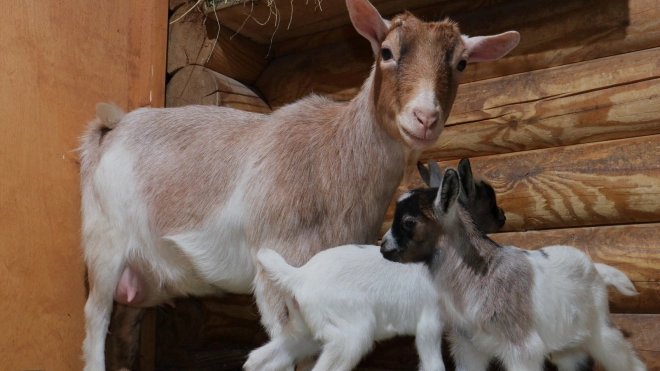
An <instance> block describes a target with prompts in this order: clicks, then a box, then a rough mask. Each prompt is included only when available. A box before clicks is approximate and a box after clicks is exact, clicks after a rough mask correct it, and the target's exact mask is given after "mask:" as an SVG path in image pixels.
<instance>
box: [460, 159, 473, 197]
mask: <svg viewBox="0 0 660 371" xmlns="http://www.w3.org/2000/svg"><path fill="white" fill-rule="evenodd" d="M458 176H459V178H460V180H461V188H462V191H463V193H464V194H465V197H466V198H470V197H472V195H474V194H475V193H476V189H475V185H474V177H473V176H472V167H471V166H470V160H469V159H468V158H467V157H466V158H462V159H461V161H460V162H459V163H458Z"/></svg>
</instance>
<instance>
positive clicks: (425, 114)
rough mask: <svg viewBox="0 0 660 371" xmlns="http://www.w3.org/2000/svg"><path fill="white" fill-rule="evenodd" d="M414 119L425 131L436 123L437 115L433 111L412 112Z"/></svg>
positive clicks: (419, 110)
mask: <svg viewBox="0 0 660 371" xmlns="http://www.w3.org/2000/svg"><path fill="white" fill-rule="evenodd" d="M414 114H415V118H417V121H418V122H419V123H420V124H422V126H424V127H425V128H426V129H430V128H432V127H433V125H434V124H435V123H436V122H437V121H438V114H437V113H436V112H435V111H433V112H431V111H426V110H422V109H416V110H414Z"/></svg>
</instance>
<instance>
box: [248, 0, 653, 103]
mask: <svg viewBox="0 0 660 371" xmlns="http://www.w3.org/2000/svg"><path fill="white" fill-rule="evenodd" d="M450 4H453V2H448V3H442V4H440V5H437V6H436V7H435V8H434V7H426V8H423V9H420V10H418V11H413V13H415V12H417V13H418V14H420V15H422V16H425V17H426V18H431V19H434V16H438V17H439V15H441V14H442V15H450V16H451V17H452V18H455V19H458V20H459V24H460V26H461V29H462V31H463V32H466V33H469V34H471V35H480V34H492V33H497V32H502V31H505V30H509V29H516V30H519V31H520V32H521V37H522V40H521V44H520V45H519V46H518V47H516V49H514V50H513V51H512V52H511V53H510V55H509V56H507V57H505V58H503V59H502V60H500V61H495V62H489V63H480V64H474V65H470V66H469V67H468V68H467V69H466V71H465V73H464V74H463V78H462V81H463V83H469V82H474V81H480V80H484V79H489V78H494V77H499V76H506V75H512V74H518V73H524V72H530V71H536V70H543V69H546V68H548V67H556V66H562V65H570V64H574V63H579V62H584V61H590V60H596V59H600V58H605V57H608V56H615V55H620V54H625V53H630V52H634V51H641V50H646V49H650V48H655V47H658V46H660V17H658V14H660V10H659V9H658V4H657V3H656V2H655V1H650V0H630V1H622V0H608V1H606V2H602V1H596V0H580V1H574V2H562V3H557V2H551V1H549V0H544V1H537V0H534V1H522V0H521V1H512V2H505V3H501V2H496V3H495V4H491V5H488V4H484V3H478V4H480V5H481V7H475V8H469V9H465V7H456V8H455V9H449V8H448V9H447V11H446V12H444V11H443V10H442V9H443V7H444V8H446V7H447V6H449V5H450ZM531 9H534V10H533V11H532V10H531ZM493 14H500V15H502V16H501V17H499V18H498V19H501V20H502V22H490V21H489V19H492V17H493ZM577 14H579V16H577ZM504 15H506V16H504ZM435 19H437V18H435ZM350 35H353V36H354V34H353V33H352V32H350V30H349V29H346V28H344V29H336V30H331V31H329V32H327V33H317V34H313V35H310V36H306V37H304V38H301V39H299V40H296V39H294V40H291V41H287V42H290V43H291V46H287V47H286V48H288V50H289V51H288V52H287V53H289V52H290V53H293V52H295V51H297V50H307V49H306V48H311V47H312V46H313V45H315V43H323V42H328V43H333V44H329V45H321V44H318V46H317V48H316V49H315V50H316V51H317V53H320V54H321V55H323V56H324V57H322V58H318V59H314V64H313V65H309V64H306V63H305V61H306V60H308V59H309V58H310V54H309V53H308V51H302V52H300V53H298V54H291V55H288V56H284V57H282V58H276V59H275V60H274V61H273V63H272V64H271V65H270V66H268V67H267V68H266V70H265V71H264V74H263V76H262V77H261V78H260V79H259V81H258V82H257V86H258V87H259V89H260V90H261V91H262V92H263V93H264V95H265V96H266V98H267V100H268V102H269V103H270V104H271V106H273V107H279V106H281V105H283V104H286V103H290V102H292V101H294V100H296V99H298V98H300V97H302V96H304V95H305V94H308V93H310V92H312V91H314V92H317V93H319V92H320V93H324V94H327V95H330V96H331V97H333V98H335V99H347V98H350V97H352V95H351V94H350V88H351V87H359V86H360V85H361V84H362V82H363V76H366V75H368V71H369V69H370V66H371V64H372V63H373V56H372V55H371V53H370V52H369V44H368V42H367V41H366V40H363V39H361V38H351V39H349V40H346V41H341V42H339V41H340V40H341V39H342V38H343V37H347V36H350ZM285 44H286V43H282V45H281V46H280V45H277V44H276V45H274V48H275V49H276V50H277V48H280V50H283V48H282V46H284V45H285ZM304 45H308V46H307V47H305V46H304ZM365 49H366V50H365ZM347 50H348V51H351V52H350V53H347V52H346V51H347ZM276 53H277V52H276ZM312 54H313V53H312ZM344 60H346V62H345V63H346V64H348V65H349V66H350V69H345V70H346V71H350V72H349V73H343V74H342V73H341V71H334V72H333V73H334V74H335V77H338V78H337V79H336V80H337V82H336V84H337V85H336V86H333V85H332V84H323V83H321V84H318V85H317V83H316V82H317V80H316V79H320V80H323V79H324V77H323V76H322V75H319V73H323V71H324V70H326V69H330V68H331V67H334V66H341V65H342V64H344ZM323 64H327V65H329V66H327V67H324V66H323ZM289 66H294V67H295V70H293V71H296V72H295V73H292V72H291V71H292V70H290V69H288V67H289ZM592 67H595V66H592ZM597 71H598V70H592V71H591V72H592V74H596V73H597ZM569 75H570V74H569ZM526 76H528V75H526ZM546 76H547V75H546ZM567 78H568V76H564V78H563V80H564V81H565V80H566V79H567ZM594 78H595V79H597V78H600V77H594ZM328 81H332V80H328ZM544 81H545V80H544ZM319 85H320V87H319ZM535 86H539V85H538V82H537V85H532V83H531V82H530V83H529V84H528V87H532V88H533V87H535ZM500 88H503V87H500ZM504 88H506V87H504ZM355 91H356V90H355ZM355 91H354V92H353V94H354V93H355ZM504 91H506V90H504ZM282 92H285V93H282ZM499 92H502V90H499Z"/></svg>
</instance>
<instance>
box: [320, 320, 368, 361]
mask: <svg viewBox="0 0 660 371" xmlns="http://www.w3.org/2000/svg"><path fill="white" fill-rule="evenodd" d="M324 333H325V334H326V336H324V338H325V339H328V341H326V342H325V343H324V344H323V350H322V351H321V355H320V356H319V359H318V361H317V362H316V365H315V366H314V368H313V369H312V371H350V370H352V369H353V368H355V366H356V365H357V364H358V363H359V362H360V359H362V357H363V356H364V355H365V354H366V353H367V352H368V351H369V349H370V348H371V346H372V344H373V341H372V339H373V337H372V336H373V335H372V334H373V329H372V328H371V327H370V326H369V324H367V323H365V324H359V323H351V324H350V327H349V326H347V328H337V327H334V326H332V327H331V326H328V327H327V328H326V329H325V331H324Z"/></svg>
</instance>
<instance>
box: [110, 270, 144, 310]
mask: <svg viewBox="0 0 660 371" xmlns="http://www.w3.org/2000/svg"><path fill="white" fill-rule="evenodd" d="M146 293H147V288H146V285H145V284H144V279H143V278H142V276H141V275H140V273H139V272H136V271H135V270H133V269H132V268H131V267H126V268H124V271H123V272H122V273H121V277H120V278H119V282H117V288H116V289H115V295H114V299H115V301H116V302H117V303H120V304H124V305H131V306H137V305H140V304H142V303H144V299H145V298H146V296H147V295H146Z"/></svg>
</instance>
